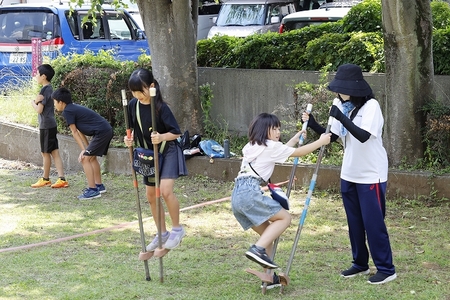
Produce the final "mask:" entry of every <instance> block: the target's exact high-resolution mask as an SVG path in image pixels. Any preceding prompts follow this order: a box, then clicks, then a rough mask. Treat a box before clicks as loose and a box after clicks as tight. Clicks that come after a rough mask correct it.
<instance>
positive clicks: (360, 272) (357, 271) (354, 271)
mask: <svg viewBox="0 0 450 300" xmlns="http://www.w3.org/2000/svg"><path fill="white" fill-rule="evenodd" d="M369 273H370V270H369V269H367V270H360V269H357V268H355V267H351V268H350V269H348V270H345V271H342V272H341V276H342V277H344V278H352V277H355V276H356V275H368V274H369Z"/></svg>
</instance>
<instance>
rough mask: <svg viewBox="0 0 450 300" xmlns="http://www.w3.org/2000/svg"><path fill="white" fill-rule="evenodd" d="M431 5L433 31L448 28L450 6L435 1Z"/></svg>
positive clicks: (443, 2)
mask: <svg viewBox="0 0 450 300" xmlns="http://www.w3.org/2000/svg"><path fill="white" fill-rule="evenodd" d="M430 4H431V14H432V16H433V29H445V28H448V27H449V25H450V5H449V4H448V3H447V2H445V1H433V2H431V3H430Z"/></svg>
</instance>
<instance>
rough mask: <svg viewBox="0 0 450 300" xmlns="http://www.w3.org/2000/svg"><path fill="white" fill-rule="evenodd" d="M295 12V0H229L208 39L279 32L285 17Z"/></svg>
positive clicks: (223, 5)
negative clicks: (218, 36)
mask: <svg viewBox="0 0 450 300" xmlns="http://www.w3.org/2000/svg"><path fill="white" fill-rule="evenodd" d="M295 11H297V7H296V4H295V2H294V0H229V1H227V2H225V3H224V4H222V8H221V9H220V11H219V15H218V16H217V20H215V26H213V27H211V29H210V30H209V33H208V38H212V37H213V36H215V35H230V36H236V37H246V36H249V35H251V34H255V33H265V32H269V31H273V32H277V31H278V28H279V27H280V22H281V20H282V19H283V17H284V16H287V15H288V14H290V13H293V12H295Z"/></svg>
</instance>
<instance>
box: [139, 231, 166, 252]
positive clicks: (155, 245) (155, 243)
mask: <svg viewBox="0 0 450 300" xmlns="http://www.w3.org/2000/svg"><path fill="white" fill-rule="evenodd" d="M169 236H170V234H169V233H168V232H166V235H164V233H163V234H162V241H161V242H162V245H163V247H164V244H165V242H166V241H167V240H168V239H169ZM158 244H159V237H158V235H155V237H154V238H153V240H152V242H151V243H150V244H148V245H147V247H146V248H145V249H146V250H147V251H148V252H153V251H155V249H156V248H158Z"/></svg>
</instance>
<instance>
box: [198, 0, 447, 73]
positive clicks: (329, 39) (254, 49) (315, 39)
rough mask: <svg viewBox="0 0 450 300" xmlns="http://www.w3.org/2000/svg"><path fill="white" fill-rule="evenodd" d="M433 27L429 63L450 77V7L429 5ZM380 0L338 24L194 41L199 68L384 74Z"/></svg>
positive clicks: (358, 7)
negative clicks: (354, 68)
mask: <svg viewBox="0 0 450 300" xmlns="http://www.w3.org/2000/svg"><path fill="white" fill-rule="evenodd" d="M431 12H432V18H433V24H434V28H435V30H434V32H433V56H434V57H433V59H434V64H435V74H439V75H448V74H450V63H449V61H448V58H447V55H446V53H448V45H449V44H448V37H447V36H448V33H449V32H448V30H449V29H448V28H449V23H450V6H449V4H448V3H447V2H443V1H433V2H431ZM381 16H382V11H381V1H380V0H364V1H363V2H361V3H359V4H357V5H355V6H354V7H352V8H351V9H350V11H349V13H348V14H347V15H346V16H345V17H344V18H343V19H342V20H340V21H338V22H329V23H324V24H321V25H317V26H308V27H304V28H301V29H297V30H292V31H289V32H285V33H283V34H278V33H272V32H271V33H265V34H255V35H252V36H249V37H247V38H236V37H229V36H220V37H219V36H217V37H214V38H213V39H210V40H203V41H199V42H198V52H197V55H198V60H197V62H198V66H200V67H225V68H248V69H290V70H319V69H321V68H322V67H324V66H326V65H328V64H331V70H336V69H337V67H338V66H339V65H341V64H343V63H346V62H352V63H356V64H359V65H361V67H362V68H363V70H364V71H371V72H384V70H385V66H384V49H383V47H384V45H383V44H384V43H383V36H382V18H381Z"/></svg>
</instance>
